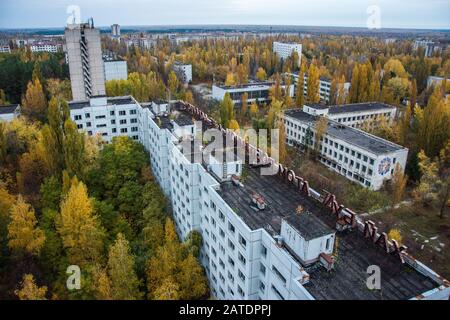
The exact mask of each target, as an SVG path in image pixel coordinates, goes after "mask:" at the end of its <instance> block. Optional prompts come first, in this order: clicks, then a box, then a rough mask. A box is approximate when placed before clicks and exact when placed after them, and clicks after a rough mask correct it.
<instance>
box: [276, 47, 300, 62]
mask: <svg viewBox="0 0 450 320" xmlns="http://www.w3.org/2000/svg"><path fill="white" fill-rule="evenodd" d="M273 52H275V53H276V54H278V56H279V57H280V58H281V59H284V60H286V59H287V58H289V57H290V56H292V54H293V53H294V52H297V53H298V64H299V65H300V63H301V59H302V45H301V44H300V43H293V42H274V43H273Z"/></svg>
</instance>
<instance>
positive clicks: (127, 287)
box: [108, 233, 142, 300]
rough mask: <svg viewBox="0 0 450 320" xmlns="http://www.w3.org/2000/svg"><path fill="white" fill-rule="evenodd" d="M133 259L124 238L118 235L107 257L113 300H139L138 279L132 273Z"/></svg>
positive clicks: (134, 273)
mask: <svg viewBox="0 0 450 320" xmlns="http://www.w3.org/2000/svg"><path fill="white" fill-rule="evenodd" d="M134 268H135V265H134V257H133V256H132V254H131V252H130V245H129V243H128V241H127V240H126V239H125V237H124V236H123V235H122V234H121V233H119V234H118V235H117V240H116V242H115V243H114V244H113V245H112V246H111V247H110V249H109V255H108V275H109V279H110V280H111V292H112V293H113V298H114V299H115V300H139V299H141V298H142V293H141V292H139V279H138V277H137V275H136V272H135V271H134Z"/></svg>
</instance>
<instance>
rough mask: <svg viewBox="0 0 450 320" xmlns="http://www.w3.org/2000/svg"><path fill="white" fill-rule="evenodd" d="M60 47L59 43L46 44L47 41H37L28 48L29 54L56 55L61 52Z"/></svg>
mask: <svg viewBox="0 0 450 320" xmlns="http://www.w3.org/2000/svg"><path fill="white" fill-rule="evenodd" d="M61 49H62V45H61V44H59V43H54V42H48V41H38V42H34V43H33V44H32V45H31V46H30V50H31V52H51V53H56V52H58V51H61Z"/></svg>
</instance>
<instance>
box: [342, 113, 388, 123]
mask: <svg viewBox="0 0 450 320" xmlns="http://www.w3.org/2000/svg"><path fill="white" fill-rule="evenodd" d="M390 115H391V114H390V113H389V112H385V113H377V114H367V115H361V116H353V117H344V118H335V119H334V120H335V121H337V122H342V123H345V122H349V121H356V120H361V121H364V120H369V119H378V118H381V116H384V117H386V118H389V117H390Z"/></svg>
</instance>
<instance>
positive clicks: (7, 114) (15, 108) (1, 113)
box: [0, 104, 20, 121]
mask: <svg viewBox="0 0 450 320" xmlns="http://www.w3.org/2000/svg"><path fill="white" fill-rule="evenodd" d="M19 114H20V105H18V104H12V105H8V106H0V121H12V120H14V119H15V118H17V117H18V116H19Z"/></svg>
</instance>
